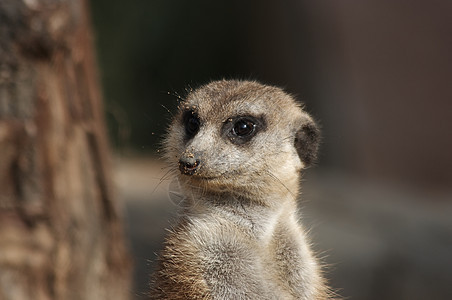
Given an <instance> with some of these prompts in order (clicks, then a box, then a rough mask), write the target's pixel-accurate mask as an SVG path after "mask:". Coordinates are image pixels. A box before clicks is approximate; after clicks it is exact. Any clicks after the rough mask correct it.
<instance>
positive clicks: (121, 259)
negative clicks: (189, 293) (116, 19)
mask: <svg viewBox="0 0 452 300" xmlns="http://www.w3.org/2000/svg"><path fill="white" fill-rule="evenodd" d="M88 20H89V15H88V8H87V3H86V1H84V0H63V1H61V0H23V1H19V0H1V1H0V300H4V299H5V300H6V299H8V300H9V299H14V300H22V299H26V300H29V299H37V300H41V299H96V300H97V299H127V298H129V295H130V290H129V283H130V282H129V281H130V280H129V278H130V276H129V274H130V261H129V258H128V255H127V251H126V248H125V246H124V238H123V232H122V228H121V214H120V210H119V208H118V206H117V203H116V201H115V200H116V199H115V197H114V196H115V195H114V191H112V186H111V179H110V176H111V171H110V165H109V163H110V161H109V160H110V156H109V152H108V146H107V141H106V134H105V128H104V120H103V109H102V103H101V94H100V91H99V86H98V81H97V72H96V68H95V59H94V53H93V50H92V41H91V35H90V22H89V21H88Z"/></svg>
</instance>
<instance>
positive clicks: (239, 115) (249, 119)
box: [165, 80, 319, 195]
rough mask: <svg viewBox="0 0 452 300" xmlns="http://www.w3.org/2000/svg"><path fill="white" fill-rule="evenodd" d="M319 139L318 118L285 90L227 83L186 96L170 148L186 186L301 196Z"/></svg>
mask: <svg viewBox="0 0 452 300" xmlns="http://www.w3.org/2000/svg"><path fill="white" fill-rule="evenodd" d="M318 140H319V130H318V129H317V126H316V124H315V123H314V121H313V120H312V118H311V117H310V116H309V115H308V114H307V113H306V112H304V111H303V110H302V109H301V107H300V106H299V105H298V104H297V103H296V102H295V101H294V99H293V98H292V97H291V96H289V95H288V94H286V93H285V92H283V91H282V90H281V89H279V88H276V87H272V86H266V85H262V84H259V83H257V82H251V81H228V80H223V81H215V82H212V83H209V84H207V85H205V86H202V87H200V88H199V89H197V90H195V91H193V92H191V93H190V94H189V95H188V96H187V98H186V99H185V100H184V101H183V102H182V103H181V104H180V106H179V112H178V114H177V115H176V116H175V118H174V120H173V122H172V124H171V126H170V129H169V132H168V136H167V139H166V141H165V145H166V158H167V160H168V161H169V163H170V164H171V165H172V166H173V167H175V168H176V167H177V168H178V169H179V172H178V173H179V181H180V182H181V184H182V186H183V187H185V188H188V189H196V188H201V189H202V190H203V191H209V190H212V191H216V192H219V191H224V192H232V193H238V194H242V195H247V194H250V193H251V194H252V193H253V191H260V193H262V192H263V191H264V192H265V189H266V187H269V186H271V189H272V190H274V189H275V186H279V187H281V189H282V190H283V189H284V190H289V191H290V192H292V193H297V191H298V181H299V172H300V171H301V169H303V168H304V167H307V166H309V165H311V164H312V163H313V161H314V160H315V158H316V154H317V147H318Z"/></svg>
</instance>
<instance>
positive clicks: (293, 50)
mask: <svg viewBox="0 0 452 300" xmlns="http://www.w3.org/2000/svg"><path fill="white" fill-rule="evenodd" d="M91 6H92V16H93V22H94V29H95V39H96V43H97V53H98V61H99V64H100V69H101V76H102V83H103V87H104V99H105V107H106V116H107V121H108V124H109V129H110V139H111V143H112V146H113V148H114V151H115V152H116V162H115V163H116V171H117V174H116V181H117V184H118V192H119V193H120V195H121V197H122V200H123V202H124V206H125V209H126V223H127V233H128V237H129V238H130V245H131V249H132V252H133V256H134V260H135V277H134V278H135V286H134V290H133V291H131V293H132V294H133V295H134V296H135V297H136V299H143V298H144V294H145V292H146V290H147V282H148V279H149V274H150V273H151V271H152V269H153V266H154V264H153V263H154V261H155V257H156V256H155V252H158V251H159V249H160V247H161V243H162V240H163V236H164V234H165V231H164V228H166V227H168V226H169V224H170V222H169V221H168V220H170V219H171V216H172V215H173V214H174V211H175V209H176V207H175V206H174V205H172V204H171V203H170V201H169V200H167V196H166V191H167V188H166V185H167V181H165V180H164V181H163V183H162V184H159V182H160V181H161V180H160V179H161V178H163V177H164V175H165V172H164V170H162V162H161V161H160V160H159V159H158V157H159V154H158V149H159V142H160V141H161V138H162V135H163V133H164V131H165V128H166V125H167V123H168V120H169V119H170V118H171V113H170V112H168V110H169V111H174V109H175V107H176V105H177V99H176V96H175V95H181V96H184V95H185V94H186V89H187V88H190V87H193V88H196V87H197V86H199V85H201V84H204V83H207V82H208V81H210V80H213V79H222V78H239V79H256V80H259V81H261V82H263V83H267V84H272V85H278V86H281V87H283V88H284V89H285V90H286V91H288V92H290V93H291V94H294V95H295V96H296V97H297V99H298V100H300V101H301V102H304V103H305V104H306V107H307V110H308V111H309V112H310V113H312V114H313V115H314V117H315V118H316V119H317V120H318V121H319V123H320V124H321V126H322V131H323V144H322V148H321V157H320V161H319V164H318V166H317V167H316V168H313V169H310V170H308V171H307V172H306V174H305V175H304V178H305V180H304V186H303V191H304V192H303V201H302V203H301V206H302V213H303V222H304V224H306V226H307V227H308V228H310V229H311V236H312V239H313V243H314V245H315V248H316V249H318V251H319V256H321V257H323V260H324V262H325V263H327V264H328V265H329V267H328V268H327V274H328V278H329V279H330V281H331V284H332V286H333V287H334V288H335V289H337V291H338V293H339V294H340V295H342V296H344V297H346V298H349V299H452V284H451V282H452V158H451V155H452V133H451V131H452V2H451V1H441V0H433V1H428V2H427V1H416V0H415V1H412V0H410V1H407V0H405V1H390V0H369V1H334V0H320V1H305V0H287V1H279V2H278V1H268V0H261V1H256V0H251V1H237V0H229V1H206V0H193V1H181V0H172V1H163V0H149V1H145V0H129V1H119V0H95V1H94V0H93V1H91Z"/></svg>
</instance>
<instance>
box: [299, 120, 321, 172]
mask: <svg viewBox="0 0 452 300" xmlns="http://www.w3.org/2000/svg"><path fill="white" fill-rule="evenodd" d="M319 142H320V130H319V128H318V127H317V125H316V124H315V123H314V121H312V120H309V121H308V122H307V123H303V125H302V126H301V128H300V129H298V131H297V132H296V134H295V149H297V153H298V156H299V157H300V159H301V161H302V162H303V163H304V165H305V167H309V166H311V165H312V164H313V163H314V162H315V161H316V159H317V151H318V148H319Z"/></svg>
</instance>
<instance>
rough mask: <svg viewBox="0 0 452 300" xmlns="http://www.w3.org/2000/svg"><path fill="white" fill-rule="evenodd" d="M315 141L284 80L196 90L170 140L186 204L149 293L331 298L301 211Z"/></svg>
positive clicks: (316, 136)
mask: <svg viewBox="0 0 452 300" xmlns="http://www.w3.org/2000/svg"><path fill="white" fill-rule="evenodd" d="M318 142H319V130H318V128H317V126H316V124H315V122H314V121H313V119H312V118H311V117H310V115H309V114H308V113H306V112H305V111H304V110H303V109H302V107H301V106H300V105H299V104H297V103H296V102H295V101H294V99H293V98H292V97H291V96H290V95H288V94H287V93H285V92H284V91H283V90H281V89H280V88H277V87H273V86H267V85H262V84H260V83H258V82H254V81H239V80H221V81H214V82H211V83H209V84H207V85H204V86H202V87H200V88H199V89H196V90H195V91H192V92H190V93H189V95H188V96H187V97H186V99H184V100H183V101H182V102H181V103H180V107H179V112H178V114H177V115H175V117H174V120H173V122H172V124H171V125H170V127H169V130H168V134H167V137H166V139H165V158H166V160H167V162H168V163H169V165H170V167H171V168H173V169H175V170H177V169H178V171H177V180H178V181H179V184H180V187H181V192H182V194H183V195H184V204H183V205H182V211H181V214H180V218H179V220H178V221H177V223H176V225H175V227H174V228H173V229H172V230H171V231H170V233H169V235H168V236H167V238H166V242H165V246H164V249H163V251H162V253H161V255H160V257H159V266H158V268H157V270H156V272H155V274H154V275H153V277H152V280H151V291H150V297H151V299H173V300H174V299H176V300H177V299H305V300H308V299H329V298H330V297H329V292H328V288H327V287H326V284H325V280H324V279H323V277H322V275H321V268H320V266H319V263H318V262H317V259H316V258H315V256H314V254H313V252H312V251H311V250H310V246H309V242H308V240H307V237H306V234H305V232H304V230H303V229H302V227H301V225H300V223H299V220H298V219H299V218H298V214H297V199H298V196H299V188H300V187H299V184H300V173H301V171H302V170H303V169H304V168H306V167H308V166H310V165H311V164H312V163H313V162H314V161H315V158H316V155H317V148H318Z"/></svg>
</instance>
